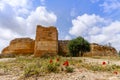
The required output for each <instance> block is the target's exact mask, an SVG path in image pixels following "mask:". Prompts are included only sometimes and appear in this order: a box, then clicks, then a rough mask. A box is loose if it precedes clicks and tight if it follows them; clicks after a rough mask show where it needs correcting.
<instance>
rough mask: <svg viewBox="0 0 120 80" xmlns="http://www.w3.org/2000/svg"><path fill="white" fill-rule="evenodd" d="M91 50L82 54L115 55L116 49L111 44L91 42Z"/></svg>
mask: <svg viewBox="0 0 120 80" xmlns="http://www.w3.org/2000/svg"><path fill="white" fill-rule="evenodd" d="M90 46H91V51H90V52H88V53H85V55H84V56H117V50H116V49H115V48H114V47H111V46H104V45H99V44H96V43H92V44H91V45H90Z"/></svg>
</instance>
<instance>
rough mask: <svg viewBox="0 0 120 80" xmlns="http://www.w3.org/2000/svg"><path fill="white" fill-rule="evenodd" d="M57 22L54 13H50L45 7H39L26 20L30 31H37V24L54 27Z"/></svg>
mask: <svg viewBox="0 0 120 80" xmlns="http://www.w3.org/2000/svg"><path fill="white" fill-rule="evenodd" d="M56 20H57V17H56V15H55V14H54V13H53V12H48V11H47V10H46V8H45V7H37V8H36V10H35V11H32V12H31V14H30V15H29V16H28V18H27V19H26V21H27V26H28V29H29V31H33V30H35V28H36V27H33V26H36V25H37V24H41V25H44V26H49V25H54V24H55V22H56Z"/></svg>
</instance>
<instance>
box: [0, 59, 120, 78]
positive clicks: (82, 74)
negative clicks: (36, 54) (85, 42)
mask: <svg viewBox="0 0 120 80" xmlns="http://www.w3.org/2000/svg"><path fill="white" fill-rule="evenodd" d="M73 59H78V58H73ZM81 59H82V60H83V61H84V62H85V63H90V64H101V63H102V62H103V61H105V62H107V63H108V64H109V65H113V64H116V65H120V61H119V60H109V59H95V58H87V57H84V58H81ZM10 60H15V58H4V59H0V62H1V61H2V62H4V61H10ZM18 73H20V71H19V72H18ZM20 76H21V75H17V74H14V75H13V74H12V75H8V74H6V75H2V70H0V80H120V73H118V74H114V73H112V72H98V71H91V70H87V69H85V68H76V69H75V70H74V72H73V73H50V74H47V75H42V74H41V76H39V77H36V76H32V77H29V78H27V79H23V78H22V79H21V78H20Z"/></svg>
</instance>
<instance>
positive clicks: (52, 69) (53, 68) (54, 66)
mask: <svg viewBox="0 0 120 80" xmlns="http://www.w3.org/2000/svg"><path fill="white" fill-rule="evenodd" d="M47 70H48V72H55V73H56V72H59V65H58V64H57V63H50V64H48V65H47Z"/></svg>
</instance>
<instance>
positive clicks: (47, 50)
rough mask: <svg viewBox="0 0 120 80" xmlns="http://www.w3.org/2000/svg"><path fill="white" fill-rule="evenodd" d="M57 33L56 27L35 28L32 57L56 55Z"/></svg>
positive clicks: (39, 26)
mask: <svg viewBox="0 0 120 80" xmlns="http://www.w3.org/2000/svg"><path fill="white" fill-rule="evenodd" d="M57 53H58V31H57V29H56V27H53V26H50V27H43V26H41V25H38V26H37V31H36V39H35V50H34V56H35V57H38V56H43V55H46V54H47V55H48V54H49V55H57Z"/></svg>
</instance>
